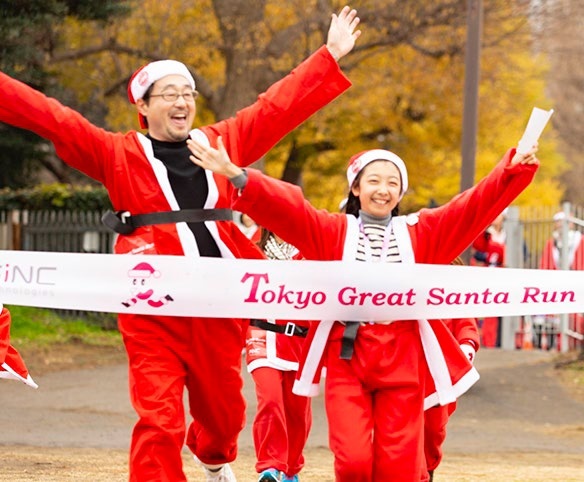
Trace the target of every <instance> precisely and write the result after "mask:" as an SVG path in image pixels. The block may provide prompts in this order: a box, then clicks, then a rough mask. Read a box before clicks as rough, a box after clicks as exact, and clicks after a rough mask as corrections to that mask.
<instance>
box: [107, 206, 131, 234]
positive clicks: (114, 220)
mask: <svg viewBox="0 0 584 482" xmlns="http://www.w3.org/2000/svg"><path fill="white" fill-rule="evenodd" d="M101 222H102V223H103V224H104V225H105V226H107V227H108V228H110V229H111V230H112V231H115V232H116V233H118V234H124V235H127V234H132V233H133V232H134V230H135V228H134V226H133V224H132V215H131V214H130V212H129V211H117V212H115V213H114V212H113V211H107V212H106V213H105V214H104V215H103V216H102V217H101Z"/></svg>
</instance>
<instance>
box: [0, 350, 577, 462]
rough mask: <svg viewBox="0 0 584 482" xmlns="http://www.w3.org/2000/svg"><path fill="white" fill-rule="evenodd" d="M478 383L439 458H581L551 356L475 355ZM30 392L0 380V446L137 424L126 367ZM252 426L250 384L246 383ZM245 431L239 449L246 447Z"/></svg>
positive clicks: (51, 378) (322, 429)
mask: <svg viewBox="0 0 584 482" xmlns="http://www.w3.org/2000/svg"><path fill="white" fill-rule="evenodd" d="M477 368H478V370H479V372H480V373H481V380H480V381H479V382H478V383H477V384H476V385H475V386H474V387H473V388H472V389H471V390H470V391H469V392H468V393H467V394H466V395H465V396H464V397H463V398H462V399H461V401H460V402H459V405H458V409H457V411H456V412H455V414H454V415H453V417H452V419H451V421H450V424H449V432H448V437H447V440H446V447H445V449H446V451H450V452H452V453H462V454H470V453H481V452H483V453H484V452H494V453H496V452H507V451H525V452H537V451H548V452H549V451H552V452H562V453H582V454H584V403H582V402H579V401H576V400H574V399H573V398H572V397H570V396H569V394H567V393H566V392H565V390H564V389H563V388H562V387H561V385H560V384H559V382H558V381H557V380H556V379H555V378H554V373H553V365H552V355H551V354H549V353H545V352H538V351H523V352H522V351H501V350H485V349H483V350H481V351H480V352H479V354H478V357H477ZM35 380H36V381H37V382H38V384H39V385H40V388H39V389H38V390H32V389H30V388H28V387H26V386H25V385H23V384H20V383H17V382H13V381H6V380H0V407H1V409H0V427H1V428H0V445H31V446H52V447H98V448H127V447H128V444H129V439H130V433H131V430H132V426H133V424H134V421H135V419H136V417H135V415H134V412H133V410H132V408H131V406H130V403H129V401H128V394H127V371H126V366H125V365H113V366H106V367H100V368H95V369H90V370H72V371H61V372H56V373H48V374H46V375H43V376H38V377H35ZM245 394H246V397H247V399H248V400H249V402H250V403H249V404H248V421H251V420H252V419H253V411H254V394H253V383H252V382H251V379H250V378H249V376H247V374H246V377H245ZM322 402H323V401H322V397H317V398H316V399H315V400H314V404H313V411H314V423H313V427H314V428H313V431H312V434H311V437H310V439H309V446H313V447H316V446H326V445H327V430H326V418H325V415H324V410H323V403H322ZM251 443H252V442H251V433H250V429H249V423H248V426H247V427H246V429H245V430H244V432H243V433H242V435H241V437H240V446H241V447H242V448H243V447H251Z"/></svg>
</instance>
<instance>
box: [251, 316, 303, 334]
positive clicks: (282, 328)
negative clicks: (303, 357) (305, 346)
mask: <svg viewBox="0 0 584 482" xmlns="http://www.w3.org/2000/svg"><path fill="white" fill-rule="evenodd" d="M249 324H250V325H251V326H255V327H257V328H261V329H262V330H267V331H275V332H276V333H283V334H284V335H286V336H303V337H304V336H306V335H307V333H308V328H304V327H302V326H298V325H297V324H296V323H292V322H291V321H289V322H288V323H286V324H285V325H276V324H275V323H268V322H267V321H266V320H250V322H249Z"/></svg>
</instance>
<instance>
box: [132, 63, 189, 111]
mask: <svg viewBox="0 0 584 482" xmlns="http://www.w3.org/2000/svg"><path fill="white" fill-rule="evenodd" d="M167 75H182V76H183V77H184V78H185V79H187V81H188V82H189V84H190V85H191V88H192V89H193V90H195V79H193V76H192V75H191V73H190V72H189V69H187V67H186V65H185V64H183V63H182V62H178V61H176V60H157V61H156V62H150V63H149V64H148V65H146V66H145V67H143V68H141V69H140V70H139V71H138V72H136V74H134V75H133V76H132V80H131V81H130V92H132V97H133V98H134V102H136V101H137V100H138V99H141V98H142V97H144V94H145V93H146V91H147V90H148V88H149V87H150V86H151V85H152V84H153V83H154V82H156V81H157V80H160V79H162V78H163V77H166V76H167Z"/></svg>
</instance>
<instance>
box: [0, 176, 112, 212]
mask: <svg viewBox="0 0 584 482" xmlns="http://www.w3.org/2000/svg"><path fill="white" fill-rule="evenodd" d="M6 209H34V210H38V209H58V210H60V209H62V210H71V211H103V210H106V209H111V203H110V200H109V197H108V195H107V191H106V190H105V188H103V187H95V186H72V185H70V184H58V183H55V184H42V185H39V186H36V187H33V188H27V189H17V190H11V189H8V188H4V189H0V210H6Z"/></svg>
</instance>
